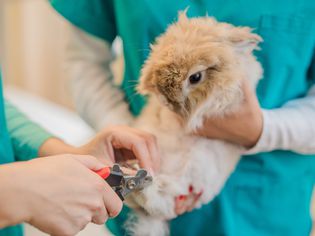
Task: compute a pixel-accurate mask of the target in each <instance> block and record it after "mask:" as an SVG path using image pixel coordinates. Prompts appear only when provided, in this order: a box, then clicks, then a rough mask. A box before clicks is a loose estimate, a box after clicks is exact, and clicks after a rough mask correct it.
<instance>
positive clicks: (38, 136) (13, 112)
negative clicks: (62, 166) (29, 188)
mask: <svg viewBox="0 0 315 236" xmlns="http://www.w3.org/2000/svg"><path fill="white" fill-rule="evenodd" d="M5 115H6V121H7V127H8V131H9V135H10V138H11V141H12V145H13V150H14V155H15V159H16V160H17V161H26V160H30V159H32V158H34V157H37V156H38V150H39V148H40V146H41V145H42V144H43V143H44V142H45V141H46V140H47V139H48V138H50V137H52V134H50V133H48V132H47V131H45V130H44V129H43V128H41V127H40V126H39V125H37V124H35V123H34V122H32V121H30V120H29V119H28V118H27V117H26V116H25V115H24V114H23V113H21V112H20V111H19V110H18V109H16V108H15V107H14V106H13V105H12V104H10V103H9V102H7V101H5Z"/></svg>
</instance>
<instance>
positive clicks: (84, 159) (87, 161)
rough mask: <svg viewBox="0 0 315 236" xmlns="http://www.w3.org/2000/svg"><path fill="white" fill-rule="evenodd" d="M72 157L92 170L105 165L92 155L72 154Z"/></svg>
mask: <svg viewBox="0 0 315 236" xmlns="http://www.w3.org/2000/svg"><path fill="white" fill-rule="evenodd" d="M74 159H76V160H77V161H78V162H80V163H81V164H82V165H84V166H85V167H87V168H89V169H90V170H93V171H96V170H100V169H102V168H104V167H105V165H104V164H103V163H102V162H100V161H99V160H98V159H97V158H95V157H93V156H88V155H77V156H74Z"/></svg>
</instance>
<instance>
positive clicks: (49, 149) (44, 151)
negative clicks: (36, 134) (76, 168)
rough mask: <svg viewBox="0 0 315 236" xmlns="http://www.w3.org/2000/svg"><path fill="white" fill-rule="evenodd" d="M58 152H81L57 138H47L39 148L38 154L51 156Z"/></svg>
mask: <svg viewBox="0 0 315 236" xmlns="http://www.w3.org/2000/svg"><path fill="white" fill-rule="evenodd" d="M59 154H83V153H79V151H78V148H76V147H74V146H72V145H69V144H67V143H65V142H64V141H62V140H61V139H58V138H49V139H47V140H46V141H45V142H44V143H43V144H42V145H41V146H40V148H39V150H38V156H39V157H45V156H53V155H59Z"/></svg>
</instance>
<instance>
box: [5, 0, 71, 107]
mask: <svg viewBox="0 0 315 236" xmlns="http://www.w3.org/2000/svg"><path fill="white" fill-rule="evenodd" d="M0 1H1V2H2V4H3V5H4V6H3V7H2V8H3V10H2V11H3V13H2V14H1V15H2V17H3V22H4V46H5V51H4V52H3V53H2V54H4V68H5V78H6V82H7V83H10V84H14V85H17V86H19V87H22V88H25V89H27V90H29V91H32V92H34V93H36V94H39V95H41V96H44V97H46V98H48V99H50V100H52V101H55V102H57V103H59V104H63V105H67V106H70V104H71V102H70V101H71V99H70V97H71V96H70V95H69V93H68V89H67V84H68V81H67V78H66V76H65V74H64V72H63V60H64V48H65V44H66V41H67V37H68V24H67V23H66V21H64V20H63V18H62V17H61V16H59V15H58V14H57V13H56V12H55V11H54V10H53V9H52V8H51V7H50V6H49V4H48V1H46V0H0ZM0 53H1V52H0Z"/></svg>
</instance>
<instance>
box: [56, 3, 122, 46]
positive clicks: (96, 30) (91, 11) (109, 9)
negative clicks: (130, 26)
mask: <svg viewBox="0 0 315 236" xmlns="http://www.w3.org/2000/svg"><path fill="white" fill-rule="evenodd" d="M50 4H51V5H52V6H53V7H54V8H55V10H56V11H57V12H59V14H61V15H62V16H63V17H65V18H66V19H67V20H68V21H69V22H71V23H72V24H74V25H75V26H77V27H79V28H80V29H82V30H84V31H86V32H88V33H90V34H92V35H94V36H97V37H99V38H102V39H104V40H106V41H108V42H109V43H112V41H113V40H114V39H115V37H116V35H117V32H116V23H115V17H114V6H113V0H67V1H65V0H50Z"/></svg>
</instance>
